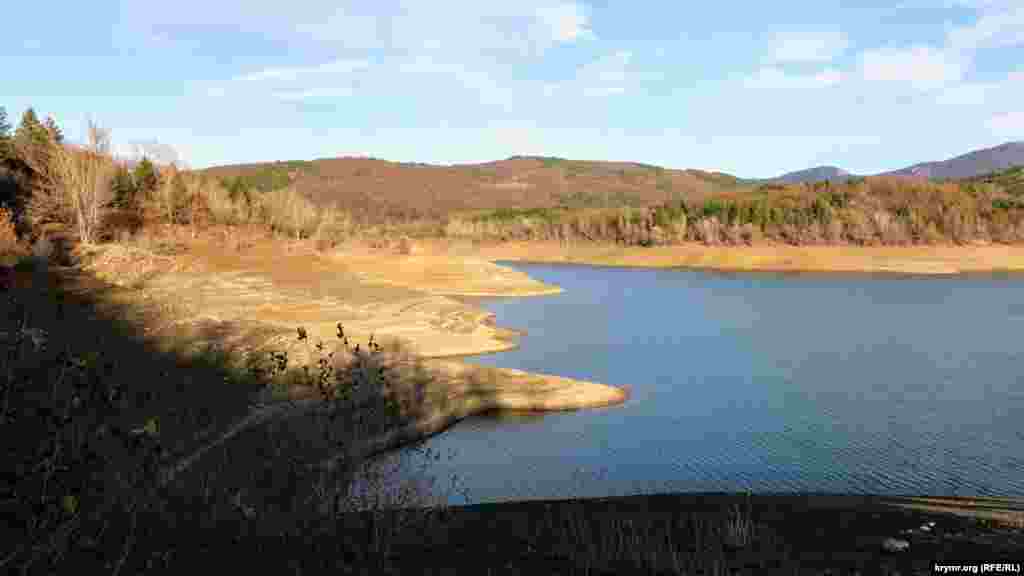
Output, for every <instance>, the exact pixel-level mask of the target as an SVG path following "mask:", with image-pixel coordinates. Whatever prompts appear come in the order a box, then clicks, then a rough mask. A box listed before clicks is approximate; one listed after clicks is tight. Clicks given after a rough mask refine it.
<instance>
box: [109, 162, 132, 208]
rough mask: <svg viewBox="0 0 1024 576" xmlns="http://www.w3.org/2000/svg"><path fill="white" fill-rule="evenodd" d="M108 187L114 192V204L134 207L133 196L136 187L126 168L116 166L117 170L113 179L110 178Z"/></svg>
mask: <svg viewBox="0 0 1024 576" xmlns="http://www.w3.org/2000/svg"><path fill="white" fill-rule="evenodd" d="M110 188H111V191H112V192H113V193H114V202H113V203H114V205H115V206H117V207H118V208H134V207H135V206H136V204H135V202H136V197H135V196H136V192H137V190H138V188H137V187H136V185H135V179H134V178H132V174H131V172H129V171H128V168H126V167H124V166H120V167H118V169H117V172H115V173H114V178H113V180H111V183H110Z"/></svg>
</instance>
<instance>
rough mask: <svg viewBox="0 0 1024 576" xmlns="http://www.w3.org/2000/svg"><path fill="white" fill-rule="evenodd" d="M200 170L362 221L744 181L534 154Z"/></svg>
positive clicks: (619, 201)
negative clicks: (285, 190)
mask: <svg viewBox="0 0 1024 576" xmlns="http://www.w3.org/2000/svg"><path fill="white" fill-rule="evenodd" d="M202 172H203V173H205V174H208V175H211V176H214V177H216V178H218V179H222V180H231V179H235V178H242V179H243V180H246V181H247V182H248V183H249V184H250V185H252V186H254V187H256V188H261V189H268V188H273V187H279V186H284V185H288V184H292V185H294V186H295V188H296V189H297V190H298V191H299V192H301V193H302V194H304V195H305V196H307V197H309V198H310V199H312V200H313V201H314V202H315V203H317V204H320V205H328V204H337V205H338V206H339V207H340V208H343V209H346V210H348V211H350V212H352V213H353V214H354V216H355V217H356V218H357V219H361V220H373V219H375V218H389V219H398V220H404V219H415V218H423V217H427V218H431V217H434V218H436V217H441V216H444V215H447V214H449V213H452V212H461V211H467V210H494V209H498V208H550V207H556V206H566V207H570V208H593V207H603V206H652V205H655V204H661V203H664V202H666V201H675V200H681V199H687V200H692V201H696V200H700V199H702V198H704V197H707V196H709V195H711V194H715V193H718V192H723V191H732V190H738V189H741V188H743V187H744V186H746V185H745V184H743V183H742V182H741V181H740V180H739V179H737V178H735V177H733V176H730V175H728V174H722V173H718V172H705V171H701V170H670V169H666V168H661V167H658V166H650V165H646V164H637V163H631V162H598V161H582V160H565V159H561V158H549V157H537V156H514V157H511V158H507V159H505V160H498V161H494V162H486V163H483V164H462V165H452V166H439V165H429V164H418V163H417V164H413V163H399V162H389V161H386V160H377V159H372V158H350V157H349V158H332V159H319V160H313V161H310V162H279V163H267V164H248V165H235V166H224V167H216V168H209V169H207V170H204V171H202Z"/></svg>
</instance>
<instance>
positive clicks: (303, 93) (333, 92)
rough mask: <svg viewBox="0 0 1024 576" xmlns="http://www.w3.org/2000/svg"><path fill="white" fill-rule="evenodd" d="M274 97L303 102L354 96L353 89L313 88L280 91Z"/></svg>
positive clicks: (274, 93)
mask: <svg viewBox="0 0 1024 576" xmlns="http://www.w3.org/2000/svg"><path fill="white" fill-rule="evenodd" d="M272 95H273V96H274V98H277V99H278V100H283V101H285V102H301V101H303V100H311V99H314V98H347V97H349V96H352V89H351V88H345V87H341V88H313V89H310V90H280V91H276V92H273V93H272Z"/></svg>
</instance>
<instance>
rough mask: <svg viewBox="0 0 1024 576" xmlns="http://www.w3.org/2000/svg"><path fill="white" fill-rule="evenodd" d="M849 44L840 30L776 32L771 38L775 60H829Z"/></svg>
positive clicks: (839, 53)
mask: <svg viewBox="0 0 1024 576" xmlns="http://www.w3.org/2000/svg"><path fill="white" fill-rule="evenodd" d="M849 45H850V42H849V40H848V39H847V38H846V35H845V34H843V33H842V32H778V33H776V34H775V36H774V37H773V38H772V59H773V60H774V61H775V62H830V61H832V60H833V59H834V58H836V57H837V56H839V55H841V54H842V53H843V52H844V51H845V50H846V49H847V48H848V47H849Z"/></svg>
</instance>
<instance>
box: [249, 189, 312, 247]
mask: <svg viewBox="0 0 1024 576" xmlns="http://www.w3.org/2000/svg"><path fill="white" fill-rule="evenodd" d="M258 210H259V215H260V218H261V220H262V221H263V222H264V223H265V224H267V225H269V226H270V227H271V229H273V230H274V231H280V232H284V233H287V234H294V235H295V239H296V240H298V239H299V238H301V237H303V236H306V237H308V236H309V235H310V234H311V233H312V232H313V231H314V230H315V229H316V226H317V224H318V221H319V214H318V210H317V208H316V206H315V205H314V204H313V203H312V202H310V201H309V200H308V199H307V198H306V197H305V196H303V195H302V194H300V193H299V192H298V191H297V190H296V189H295V188H293V187H288V188H283V189H281V190H274V191H272V192H266V193H264V194H263V195H262V196H260V197H259V200H258Z"/></svg>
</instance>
